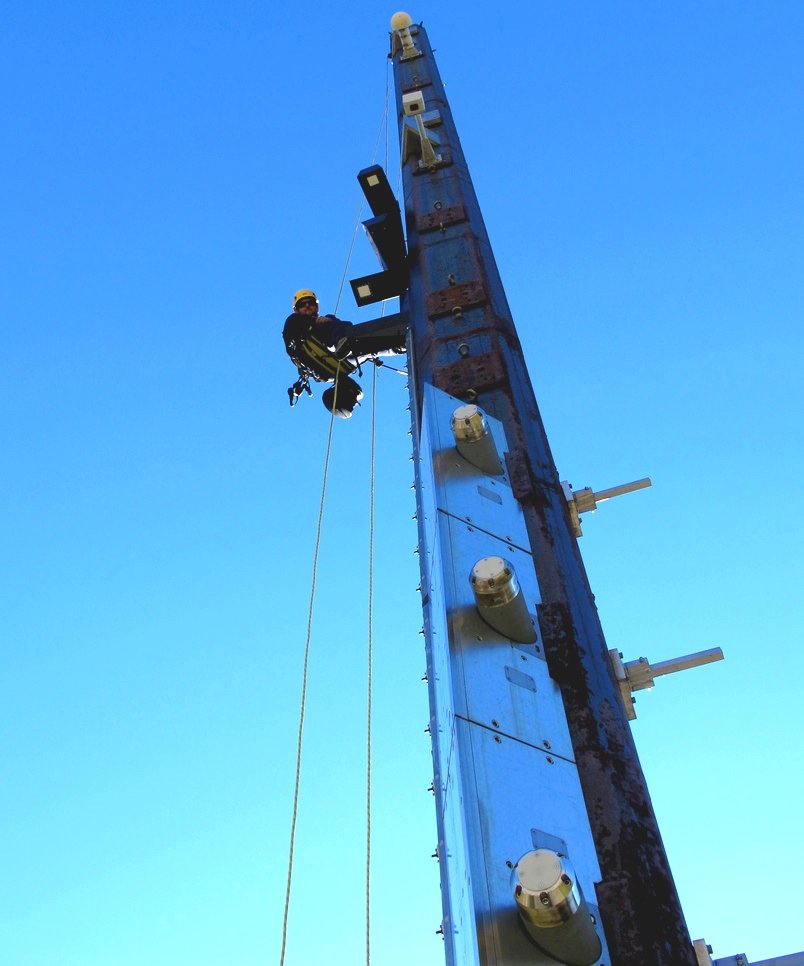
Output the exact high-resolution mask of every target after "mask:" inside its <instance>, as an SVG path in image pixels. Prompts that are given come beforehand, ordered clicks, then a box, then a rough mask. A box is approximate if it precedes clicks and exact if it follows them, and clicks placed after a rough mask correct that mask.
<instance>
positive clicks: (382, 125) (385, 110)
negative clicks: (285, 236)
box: [335, 61, 390, 315]
mask: <svg viewBox="0 0 804 966" xmlns="http://www.w3.org/2000/svg"><path fill="white" fill-rule="evenodd" d="M389 91H390V76H389V67H388V61H386V65H385V107H384V108H383V112H382V118H381V120H380V126H379V128H378V129H377V137H376V139H375V141H374V150H373V151H372V152H371V163H372V164H374V162H375V161H376V160H377V150H378V148H379V146H380V138H381V137H382V132H383V128H384V129H385V138H386V149H385V169H386V171H387V170H388V148H387V141H388V99H389ZM365 204H366V200H365V198H364V199H363V200H362V201H361V202H360V207H359V208H358V209H357V218H356V219H355V226H354V228H353V229H352V238H351V241H350V242H349V252H348V254H347V256H346V265H344V268H343V275H341V284H340V286H339V288H338V297H337V299H336V300H335V315H337V314H338V306H339V305H340V304H341V295H343V286H344V285H345V283H346V275H347V273H348V271H349V262H351V260H352V249H353V248H354V247H355V238H356V237H357V229H358V228H359V227H360V219H361V218H362V217H363V208H364V207H365Z"/></svg>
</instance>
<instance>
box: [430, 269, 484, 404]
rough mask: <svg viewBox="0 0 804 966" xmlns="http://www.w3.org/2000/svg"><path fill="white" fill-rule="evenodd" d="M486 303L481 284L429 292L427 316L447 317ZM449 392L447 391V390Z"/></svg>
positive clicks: (453, 286)
mask: <svg viewBox="0 0 804 966" xmlns="http://www.w3.org/2000/svg"><path fill="white" fill-rule="evenodd" d="M487 301H488V297H487V295H486V289H485V286H484V285H483V283H482V282H466V283H464V284H463V285H450V286H449V287H448V288H442V289H439V290H438V291H437V292H431V293H430V294H429V295H428V296H427V314H428V316H429V317H430V318H431V319H435V318H438V316H439V315H449V314H450V312H452V311H453V310H454V309H468V308H471V307H472V306H473V305H483V304H484V303H485V302H487ZM447 392H449V390H447Z"/></svg>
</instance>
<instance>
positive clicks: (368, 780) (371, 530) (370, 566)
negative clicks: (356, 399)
mask: <svg viewBox="0 0 804 966" xmlns="http://www.w3.org/2000/svg"><path fill="white" fill-rule="evenodd" d="M376 409H377V368H376V366H375V367H374V371H373V373H372V379H371V461H370V462H371V471H370V477H369V479H370V483H369V552H368V681H367V686H366V691H367V700H366V706H367V711H366V966H369V964H370V963H371V701H372V690H373V688H372V664H373V653H372V652H373V624H374V454H375V423H376V420H375V413H376Z"/></svg>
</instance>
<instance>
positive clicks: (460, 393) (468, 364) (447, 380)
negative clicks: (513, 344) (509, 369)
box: [433, 353, 506, 399]
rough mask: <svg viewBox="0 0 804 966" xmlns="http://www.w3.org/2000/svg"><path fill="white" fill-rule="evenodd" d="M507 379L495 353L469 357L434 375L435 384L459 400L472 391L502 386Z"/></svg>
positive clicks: (436, 371)
mask: <svg viewBox="0 0 804 966" xmlns="http://www.w3.org/2000/svg"><path fill="white" fill-rule="evenodd" d="M505 379H506V375H505V372H504V371H503V367H502V364H501V363H500V359H499V356H497V355H496V354H495V353H487V354H485V355H482V356H467V357H466V358H465V359H458V360H457V362H453V363H452V364H451V365H448V366H441V367H440V368H439V369H436V370H435V372H434V373H433V384H434V385H436V386H437V387H438V388H439V389H442V390H443V391H444V392H448V393H449V394H450V396H457V397H458V398H459V399H463V398H464V397H465V396H466V395H467V393H468V392H469V391H470V390H474V392H475V393H480V392H484V391H485V390H487V389H493V388H495V387H496V386H502V385H503V384H504V383H505Z"/></svg>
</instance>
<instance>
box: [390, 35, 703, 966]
mask: <svg viewBox="0 0 804 966" xmlns="http://www.w3.org/2000/svg"><path fill="white" fill-rule="evenodd" d="M414 40H415V43H416V46H417V48H418V49H419V50H420V51H421V56H420V57H415V58H411V59H402V57H401V56H400V51H399V49H398V45H392V47H397V49H393V50H392V56H393V62H394V75H395V82H396V103H397V115H398V122H399V131H400V139H401V141H402V144H403V157H404V160H403V191H404V198H405V205H404V206H405V222H406V227H407V240H408V251H409V270H410V287H409V290H408V293H407V294H406V295H405V296H404V297H403V299H402V309H403V311H407V312H408V313H409V318H410V334H409V356H410V358H409V363H410V367H411V400H412V412H413V415H414V438H415V440H416V444H417V446H416V455H417V483H418V486H417V491H418V499H419V525H420V559H421V563H422V593H423V599H424V613H425V637H426V642H427V653H428V675H429V682H430V699H431V713H432V716H433V718H432V721H431V732H432V736H433V757H434V767H435V775H436V778H435V782H434V786H435V792H436V805H437V814H438V827H439V857H440V859H441V863H442V887H443V888H442V891H443V896H444V917H445V922H444V927H445V941H446V950H447V961H448V962H449V963H460V964H465V963H469V964H472V963H482V964H486V963H494V964H503V963H504V964H512V963H526V962H527V963H540V962H552V961H553V960H551V959H549V958H545V954H543V953H541V952H540V951H539V950H538V949H537V948H536V947H535V946H534V945H533V944H532V943H531V942H530V941H529V940H527V939H526V938H525V936H524V933H523V931H522V930H521V928H520V926H519V923H518V921H517V915H516V911H515V907H514V904H513V901H512V898H511V892H510V888H511V886H510V869H509V868H508V865H507V863H513V862H516V860H517V859H518V858H519V857H520V855H521V854H523V853H524V852H526V851H528V850H529V849H531V848H533V847H536V846H537V845H538V843H539V842H543V841H559V840H560V841H564V842H565V843H566V849H567V851H568V853H569V857H570V859H571V861H572V862H573V863H574V864H575V865H576V866H577V867H579V868H580V873H579V879H580V880H581V883H582V888H583V890H584V892H585V894H586V898H587V901H588V902H590V903H592V904H595V903H597V904H598V905H599V907H600V920H599V921H602V926H603V931H604V932H605V940H606V941H607V942H608V949H607V950H606V949H605V946H604V956H603V957H602V959H601V962H605V963H612V964H614V966H646V964H663V966H685V964H687V966H695V956H694V953H693V950H692V945H691V942H690V938H689V935H688V932H687V929H686V925H685V923H684V918H683V915H682V912H681V909H680V905H679V901H678V896H677V894H676V891H675V886H674V883H673V879H672V876H671V873H670V870H669V866H668V863H667V858H666V855H665V852H664V848H663V846H662V842H661V838H660V835H659V831H658V827H657V824H656V820H655V816H654V814H653V809H652V806H651V803H650V798H649V795H648V792H647V788H646V785H645V781H644V777H643V774H642V770H641V767H640V764H639V761H638V758H637V754H636V750H635V748H634V743H633V740H632V737H631V733H630V729H629V725H628V722H627V720H626V717H625V713H624V710H623V707H622V704H621V701H620V698H619V693H618V688H617V684H616V681H615V680H614V678H613V675H612V671H611V668H610V665H609V659H608V649H607V647H606V643H605V640H604V638H603V634H602V630H601V628H600V624H599V621H598V617H597V612H596V609H595V606H594V600H593V597H592V594H591V591H590V589H589V585H588V582H587V578H586V574H585V571H584V567H583V563H582V561H581V558H580V554H579V551H578V547H577V541H576V538H575V537H574V535H573V532H572V527H571V522H570V519H569V514H568V510H567V506H566V501H565V498H564V495H563V493H562V490H561V486H560V483H559V477H558V474H557V472H556V468H555V465H554V463H553V459H552V455H551V453H550V448H549V445H548V442H547V437H546V435H545V431H544V427H543V425H542V422H541V418H540V416H539V411H538V408H537V405H536V400H535V397H534V393H533V389H532V386H531V383H530V379H529V376H528V372H527V368H526V365H525V362H524V359H523V357H522V352H521V349H520V344H519V340H518V337H517V334H516V329H515V326H514V322H513V319H512V317H511V312H510V309H509V306H508V303H507V300H506V297H505V293H504V291H503V286H502V283H501V280H500V277H499V273H498V270H497V266H496V264H495V261H494V256H493V253H492V250H491V245H490V243H489V239H488V236H487V233H486V229H485V226H484V224H483V219H482V216H481V212H480V207H479V205H478V202H477V198H476V196H475V192H474V188H473V185H472V181H471V178H470V176H469V171H468V168H467V165H466V161H465V159H464V156H463V151H462V149H461V145H460V141H459V139H458V134H457V131H456V129H455V125H454V122H453V119H452V115H451V112H450V110H449V105H448V103H447V99H446V95H445V93H444V88H443V85H442V82H441V79H440V77H439V74H438V70H437V67H436V64H435V61H434V58H433V55H432V50H431V48H430V44H429V41H428V39H427V35H426V32H425V31H424V29H423V28H419V29H418V30H414ZM412 91H421V92H422V94H423V96H424V99H425V108H426V111H427V114H428V117H427V126H426V130H431V131H433V132H434V133H437V135H438V143H437V145H435V150H436V153H437V154H438V155H439V156H440V163H438V164H437V165H436V166H434V167H432V168H430V169H426V170H422V169H421V168H420V166H419V164H418V159H419V157H420V155H419V154H418V152H417V147H416V146H417V136H416V135H415V134H414V133H411V131H412V129H411V125H410V123H409V122H408V123H406V120H405V118H404V114H403V109H402V97H403V94H405V93H407V92H412ZM433 112H438V116H437V117H436V116H434V114H433ZM406 132H407V133H406ZM514 190H515V186H512V191H514ZM450 397H452V398H450ZM466 401H472V402H477V404H478V405H479V406H481V408H482V409H483V410H484V411H485V412H486V413H487V414H488V415H489V416H490V417H492V421H493V422H494V426H495V433H496V434H497V436H498V437H499V438H500V439H501V440H502V442H501V446H502V448H503V450H504V454H505V459H504V466H505V473H504V474H503V476H501V477H499V478H497V479H495V480H493V481H491V482H490V478H488V477H483V475H482V474H480V473H479V471H477V470H475V471H472V470H471V469H467V468H466V466H462V465H461V462H460V461H461V457H459V456H458V455H457V454H456V453H455V450H454V448H453V446H452V442H451V439H450V434H449V409H450V407H454V406H457V405H459V404H460V403H462V402H466ZM445 420H446V424H445ZM501 455H502V453H501ZM481 489H482V490H485V491H486V493H487V494H488V493H492V494H496V495H497V496H499V497H500V499H499V502H498V501H497V500H496V499H493V498H491V499H489V498H488V497H484V495H483V494H482V493H481ZM470 505H475V506H476V507H477V510H476V511H473V510H472V509H470ZM474 512H477V513H479V517H478V519H477V520H476V519H475V518H474V516H473V513H474ZM481 518H482V519H481ZM503 551H504V552H503ZM495 553H500V554H501V555H502V556H507V557H508V558H509V559H511V558H512V559H513V560H515V561H516V563H515V566H516V568H517V573H518V575H519V577H520V583H521V584H522V586H523V588H527V594H528V596H527V598H526V599H527V601H528V602H529V604H530V606H531V607H532V609H533V616H534V618H535V617H537V616H538V631H539V634H538V640H537V643H536V644H535V645H528V646H525V645H518V644H516V643H515V642H512V641H510V640H507V639H505V638H501V637H500V635H499V634H498V633H497V632H494V631H492V630H491V628H489V626H488V625H486V624H485V623H484V622H483V621H482V619H481V618H480V616H479V615H478V613H477V611H476V610H475V608H474V607H473V599H472V595H471V592H470V589H469V585H468V578H469V571H470V569H471V567H472V565H473V564H474V563H475V561H476V559H477V558H478V557H481V556H484V555H490V554H495ZM545 658H546V661H545ZM528 682H531V683H530V684H528ZM523 685H527V686H523ZM553 741H555V747H554V746H553ZM548 743H549V747H548V746H547V745H548ZM595 882H597V883H598V884H597V885H596V886H595V885H594V883H595Z"/></svg>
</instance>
